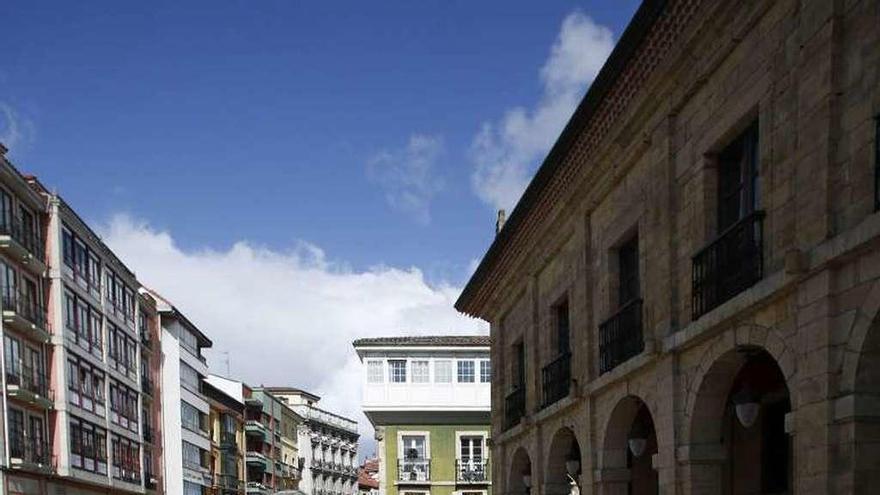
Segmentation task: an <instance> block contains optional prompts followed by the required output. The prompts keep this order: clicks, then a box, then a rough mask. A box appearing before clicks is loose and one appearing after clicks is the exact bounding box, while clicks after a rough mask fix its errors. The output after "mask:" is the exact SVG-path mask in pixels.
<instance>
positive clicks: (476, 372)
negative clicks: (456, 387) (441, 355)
mask: <svg viewBox="0 0 880 495" xmlns="http://www.w3.org/2000/svg"><path fill="white" fill-rule="evenodd" d="M465 362H470V363H471V364H473V365H474V369H473V371H474V373H473V376H474V379H473V381H470V382H463V381H461V380H459V373H458V365H459V363H465ZM478 362H479V359H477V358H471V359H456V360H455V366H453V368H455V369H454V370H453V373H454V374H455V383H458V384H460V385H476V384H478V383H480V369H479V367H478V366H477V363H478Z"/></svg>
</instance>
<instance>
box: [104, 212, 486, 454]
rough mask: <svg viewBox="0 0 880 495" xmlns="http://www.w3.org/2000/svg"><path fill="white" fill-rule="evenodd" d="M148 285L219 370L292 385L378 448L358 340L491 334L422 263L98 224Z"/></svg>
mask: <svg viewBox="0 0 880 495" xmlns="http://www.w3.org/2000/svg"><path fill="white" fill-rule="evenodd" d="M99 231H100V232H101V234H102V236H103V238H104V241H105V242H107V244H108V245H109V246H110V247H111V248H112V249H113V250H114V251H115V252H116V253H118V254H119V256H120V257H121V258H122V259H123V260H126V262H127V263H129V266H130V268H132V269H133V270H135V272H136V273H137V274H138V278H139V279H140V280H141V282H142V283H144V284H146V285H148V286H150V287H152V288H154V289H156V290H157V291H159V292H160V293H161V294H163V295H164V296H166V297H168V298H169V299H170V300H171V301H172V302H173V303H174V304H175V305H176V306H177V307H178V308H179V309H180V310H181V311H183V312H184V313H185V314H186V315H187V316H188V317H190V319H192V320H193V321H194V322H195V323H196V324H197V325H198V326H199V328H200V329H201V330H202V331H204V332H205V333H206V334H207V335H208V336H209V337H210V338H211V339H212V340H213V341H214V348H213V351H208V352H207V353H206V354H207V355H208V359H209V364H210V365H211V369H212V371H214V372H219V373H221V374H225V372H226V364H225V359H226V357H225V355H222V354H220V353H221V352H224V351H227V352H229V359H230V365H231V373H232V375H233V376H235V377H237V378H240V379H243V380H244V381H245V382H247V383H249V384H251V385H260V384H265V385H290V386H298V387H303V388H305V389H308V390H311V391H313V392H315V393H317V394H319V395H321V396H322V397H323V398H322V403H323V404H324V405H326V407H328V408H332V409H333V410H336V411H338V412H340V413H342V414H345V415H348V416H350V417H352V418H356V419H358V421H359V422H360V424H361V429H360V430H361V437H362V445H363V446H364V447H365V450H367V453H372V451H373V449H374V447H373V445H374V442H373V432H372V429H370V427H369V422H368V421H367V420H366V418H365V417H364V416H363V414H362V413H361V412H360V397H361V389H360V386H361V380H360V377H361V365H360V363H359V361H358V359H357V356H356V355H355V352H354V350H353V349H352V347H351V343H352V341H353V340H354V339H356V338H360V337H370V336H384V335H403V334H438V333H443V334H446V333H454V334H473V333H486V332H487V331H488V328H487V327H486V326H485V324H484V323H482V322H480V321H478V320H473V319H468V318H465V317H463V316H461V315H459V314H458V313H457V312H456V311H455V309H453V302H454V301H455V298H456V297H457V296H458V294H459V292H460V289H459V288H457V287H451V286H448V285H439V286H431V285H429V284H428V283H426V282H425V279H424V277H423V276H422V272H421V271H420V270H418V269H417V268H405V269H401V268H392V267H376V268H372V269H369V270H365V271H354V270H351V269H348V268H345V266H344V265H341V264H339V263H335V262H333V261H329V260H328V259H327V257H326V255H325V253H324V252H323V251H322V250H321V249H320V248H319V247H317V246H314V245H312V244H309V243H305V242H303V243H300V244H298V245H295V246H293V247H291V248H290V249H289V250H286V251H275V250H270V249H266V248H262V247H259V246H256V245H254V244H252V243H249V242H247V241H239V242H237V243H236V244H234V245H233V246H232V247H231V248H229V249H228V250H210V249H202V250H196V251H188V250H187V251H184V250H183V249H181V248H180V247H179V246H177V245H176V244H175V241H174V238H173V236H172V234H171V233H169V232H160V231H158V230H156V229H153V228H151V227H150V226H149V225H147V224H146V223H143V222H138V221H135V220H133V219H132V218H130V217H128V216H125V215H118V216H115V217H114V218H112V219H111V220H110V221H109V222H108V223H107V224H105V225H103V226H101V227H100V228H99Z"/></svg>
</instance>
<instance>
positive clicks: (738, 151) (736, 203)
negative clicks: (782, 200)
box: [718, 122, 760, 233]
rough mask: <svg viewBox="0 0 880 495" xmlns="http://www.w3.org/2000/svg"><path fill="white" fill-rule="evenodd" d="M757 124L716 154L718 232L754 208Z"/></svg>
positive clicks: (757, 186)
mask: <svg viewBox="0 0 880 495" xmlns="http://www.w3.org/2000/svg"><path fill="white" fill-rule="evenodd" d="M759 199H760V181H759V175H758V123H757V122H755V123H754V124H752V125H751V126H749V128H748V129H746V130H745V132H743V133H742V134H741V135H740V136H739V137H738V138H736V140H734V141H733V142H732V143H731V144H730V145H729V146H728V147H727V148H725V149H724V150H723V151H722V152H721V153H720V154H719V155H718V232H719V233H721V232H724V231H725V230H727V229H728V228H729V227H731V226H732V225H733V224H735V223H737V222H738V221H740V220H741V219H743V218H745V217H746V216H748V215H749V214H751V213H753V212H755V211H756V210H757V209H758V202H759Z"/></svg>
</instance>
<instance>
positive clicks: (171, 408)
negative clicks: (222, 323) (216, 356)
mask: <svg viewBox="0 0 880 495" xmlns="http://www.w3.org/2000/svg"><path fill="white" fill-rule="evenodd" d="M150 294H151V295H152V296H153V297H154V298H155V299H156V309H157V311H158V313H159V324H160V327H161V333H162V337H161V338H160V342H161V348H162V356H163V363H162V374H161V376H162V379H161V387H160V388H161V397H162V443H163V448H164V459H165V466H164V467H165V473H164V481H165V493H168V494H178V493H179V494H183V495H204V494H205V493H206V491H207V490H208V488H210V487H211V486H212V479H211V470H210V459H209V456H210V452H211V439H210V434H209V429H210V426H209V422H208V418H209V414H210V409H209V405H208V401H207V398H206V397H205V396H204V394H202V391H201V390H202V386H201V384H202V380H204V379H205V378H206V377H207V376H208V365H207V361H206V360H205V357H204V356H203V355H202V349H204V348H207V347H211V340H210V339H208V337H206V336H205V334H203V333H202V332H201V331H200V330H199V329H198V327H196V326H195V325H194V324H193V323H192V322H191V321H190V320H189V319H187V317H186V316H185V315H184V314H183V313H181V312H180V311H179V310H178V309H177V308H175V307H174V306H173V305H172V304H171V303H169V302H168V301H167V300H166V299H165V298H163V297H162V296H161V295H159V294H156V293H155V292H153V291H150Z"/></svg>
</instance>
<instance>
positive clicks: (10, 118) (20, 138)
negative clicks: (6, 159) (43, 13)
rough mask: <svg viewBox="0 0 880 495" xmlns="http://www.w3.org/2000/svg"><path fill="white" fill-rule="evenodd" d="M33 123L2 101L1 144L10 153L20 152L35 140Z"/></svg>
mask: <svg viewBox="0 0 880 495" xmlns="http://www.w3.org/2000/svg"><path fill="white" fill-rule="evenodd" d="M34 134H35V129H34V124H33V122H32V121H31V120H30V119H28V118H26V117H23V116H22V115H20V114H19V113H18V112H17V111H16V110H15V109H14V108H12V106H10V105H9V104H8V103H5V102H2V101H0V143H3V145H4V146H6V148H8V149H9V151H10V153H15V152H17V151H18V152H20V151H21V150H22V149H23V148H26V147H27V146H30V144H31V143H32V142H33V140H34Z"/></svg>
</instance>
